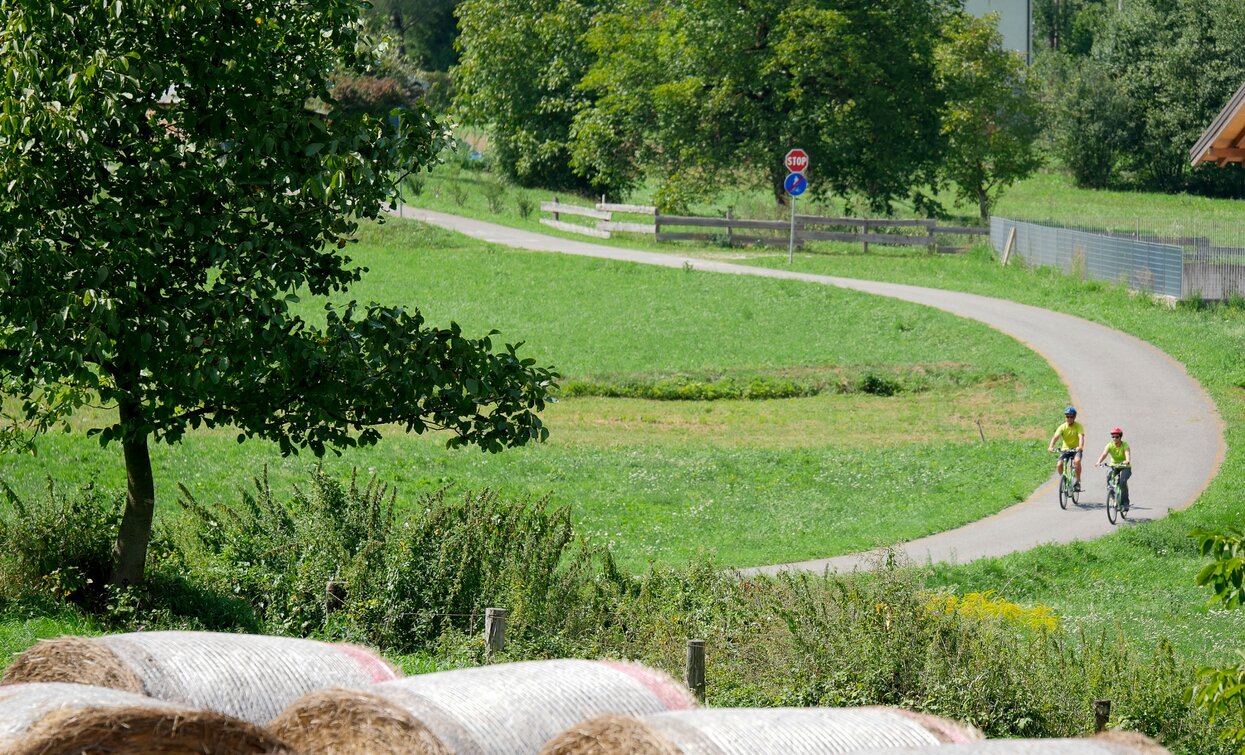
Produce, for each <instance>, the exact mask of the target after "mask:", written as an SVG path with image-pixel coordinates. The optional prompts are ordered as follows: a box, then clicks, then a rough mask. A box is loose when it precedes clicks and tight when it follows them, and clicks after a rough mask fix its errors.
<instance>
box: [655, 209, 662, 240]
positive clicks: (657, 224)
mask: <svg viewBox="0 0 1245 755" xmlns="http://www.w3.org/2000/svg"><path fill="white" fill-rule="evenodd" d="M653 241H654V242H657V241H661V211H660V210H653Z"/></svg>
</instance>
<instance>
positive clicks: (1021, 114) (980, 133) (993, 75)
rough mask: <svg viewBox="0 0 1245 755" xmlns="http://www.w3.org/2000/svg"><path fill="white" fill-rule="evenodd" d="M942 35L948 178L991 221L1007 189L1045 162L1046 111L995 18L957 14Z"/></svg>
mask: <svg viewBox="0 0 1245 755" xmlns="http://www.w3.org/2000/svg"><path fill="white" fill-rule="evenodd" d="M943 33H944V39H943V42H942V44H940V45H939V47H938V50H937V52H936V55H935V58H936V61H937V72H938V78H937V81H938V86H939V88H940V89H942V92H943V95H944V96H945V97H946V98H947V102H946V105H945V106H944V107H943V112H942V134H943V137H944V138H945V139H946V148H945V149H946V151H945V153H944V157H943V163H942V174H943V175H944V176H945V177H947V178H948V179H950V180H951V181H952V182H953V183H954V184H955V187H956V191H957V194H958V195H959V196H960V198H961V199H963V200H965V201H969V202H975V203H976V204H977V208H978V210H979V211H980V213H981V217H982V219H983V220H984V219H986V218H988V217H989V216H990V208H991V207H992V206H993V205H994V202H995V201H996V200H997V199H998V197H999V195H1000V194H1001V193H1002V192H1003V191H1004V190H1005V189H1006V188H1007V187H1008V186H1010V185H1011V184H1013V183H1015V182H1016V181H1017V180H1019V179H1021V178H1024V177H1025V176H1028V175H1029V174H1031V173H1032V172H1033V171H1035V170H1037V169H1038V167H1039V166H1040V165H1041V163H1042V158H1041V155H1040V154H1039V153H1038V150H1037V140H1038V137H1039V136H1041V133H1042V126H1043V123H1042V121H1043V117H1042V116H1043V113H1042V108H1041V104H1040V102H1039V101H1038V98H1037V89H1036V85H1035V83H1034V82H1033V81H1032V80H1031V79H1030V78H1029V77H1028V75H1027V74H1028V71H1027V68H1026V66H1025V64H1024V62H1023V61H1022V60H1021V59H1020V57H1019V56H1018V55H1016V54H1015V53H1013V52H1010V51H1009V50H1005V49H1004V48H1003V37H1002V35H1001V34H999V32H998V27H997V23H996V21H995V20H994V19H992V18H985V19H980V18H974V17H972V16H969V15H968V14H956V15H954V16H952V17H951V18H950V19H949V20H948V21H947V23H946V25H945V27H944V30H943Z"/></svg>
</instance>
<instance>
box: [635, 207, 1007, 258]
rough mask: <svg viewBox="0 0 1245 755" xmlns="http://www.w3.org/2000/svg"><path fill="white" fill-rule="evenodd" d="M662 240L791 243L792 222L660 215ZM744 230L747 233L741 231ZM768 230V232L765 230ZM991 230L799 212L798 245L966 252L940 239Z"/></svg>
mask: <svg viewBox="0 0 1245 755" xmlns="http://www.w3.org/2000/svg"><path fill="white" fill-rule="evenodd" d="M655 221H656V225H657V229H656V237H657V240H658V241H717V242H721V243H724V244H727V245H728V246H734V245H736V244H759V245H765V246H787V245H788V244H789V243H790V241H791V221H790V220H744V219H740V218H732V217H730V215H729V214H728V215H727V217H725V218H704V217H682V216H675V215H657V216H656V217H655ZM671 227H676V228H677V227H693V228H704V229H709V230H703V231H692V232H688V231H667V230H666V229H667V228H671ZM740 231H742V233H741V232H740ZM762 231H766V232H768V233H761V232H762ZM989 233H990V230H989V229H988V228H977V227H972V226H944V225H938V221H936V220H890V219H885V218H829V217H821V216H819V215H796V216H795V243H796V245H797V246H803V245H804V243H805V242H807V241H847V242H854V243H859V244H860V245H861V246H862V247H863V248H864V251H866V252H868V251H869V245H870V244H882V245H888V246H922V247H926V248H927V249H929V250H930V251H931V252H933V251H938V252H953V251H961V250H962V248H963V247H961V246H948V245H946V244H941V243H939V242H940V240H941V239H942V238H943V237H946V236H988V235H989Z"/></svg>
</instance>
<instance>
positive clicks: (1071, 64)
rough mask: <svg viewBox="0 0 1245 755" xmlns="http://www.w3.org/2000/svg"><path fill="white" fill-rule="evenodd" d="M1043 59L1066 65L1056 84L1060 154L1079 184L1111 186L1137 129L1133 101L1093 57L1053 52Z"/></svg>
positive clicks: (1054, 114) (1056, 144) (1053, 98)
mask: <svg viewBox="0 0 1245 755" xmlns="http://www.w3.org/2000/svg"><path fill="white" fill-rule="evenodd" d="M1041 63H1042V64H1048V65H1051V67H1054V65H1055V64H1058V65H1059V68H1060V69H1061V70H1059V71H1058V84H1057V85H1055V86H1052V87H1050V89H1051V92H1052V96H1051V98H1050V99H1051V110H1052V120H1053V128H1052V131H1053V139H1052V141H1053V146H1054V150H1053V151H1054V153H1055V154H1056V155H1057V156H1058V157H1059V159H1060V160H1061V161H1062V162H1063V164H1064V166H1065V167H1066V168H1067V170H1068V171H1069V172H1070V173H1071V174H1072V180H1073V181H1074V182H1075V183H1076V185H1077V186H1079V187H1081V188H1088V189H1105V188H1107V187H1108V186H1110V185H1111V184H1112V182H1113V181H1114V180H1115V178H1116V165H1117V164H1118V163H1119V160H1120V153H1121V152H1122V151H1123V148H1124V144H1125V143H1126V141H1127V136H1126V135H1127V132H1128V131H1129V130H1130V129H1131V128H1132V124H1131V123H1130V122H1129V115H1130V108H1129V103H1128V102H1127V101H1126V100H1125V99H1124V97H1123V95H1121V94H1120V93H1119V91H1118V90H1117V89H1116V87H1115V82H1114V81H1113V80H1112V79H1111V77H1110V75H1109V74H1108V73H1107V71H1106V70H1105V68H1104V67H1103V65H1102V64H1101V63H1099V62H1098V61H1097V60H1096V59H1094V58H1092V57H1083V58H1071V57H1063V56H1058V57H1047V58H1043V59H1042V60H1041Z"/></svg>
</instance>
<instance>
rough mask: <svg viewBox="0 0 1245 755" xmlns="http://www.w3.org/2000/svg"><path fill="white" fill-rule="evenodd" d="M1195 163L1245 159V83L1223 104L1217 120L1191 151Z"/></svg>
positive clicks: (1216, 162)
mask: <svg viewBox="0 0 1245 755" xmlns="http://www.w3.org/2000/svg"><path fill="white" fill-rule="evenodd" d="M1189 161H1190V162H1191V163H1192V164H1193V165H1194V166H1197V165H1201V164H1202V163H1209V162H1213V163H1215V164H1217V165H1223V164H1224V163H1239V162H1245V84H1242V85H1241V88H1240V89H1237V90H1236V94H1234V95H1232V98H1231V99H1229V100H1228V104H1226V105H1224V106H1223V110H1220V111H1219V115H1217V116H1215V120H1213V121H1211V124H1210V126H1209V127H1208V128H1207V129H1206V130H1205V131H1203V132H1202V136H1201V137H1200V138H1199V139H1198V140H1197V143H1196V144H1194V145H1193V149H1191V150H1189Z"/></svg>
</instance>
